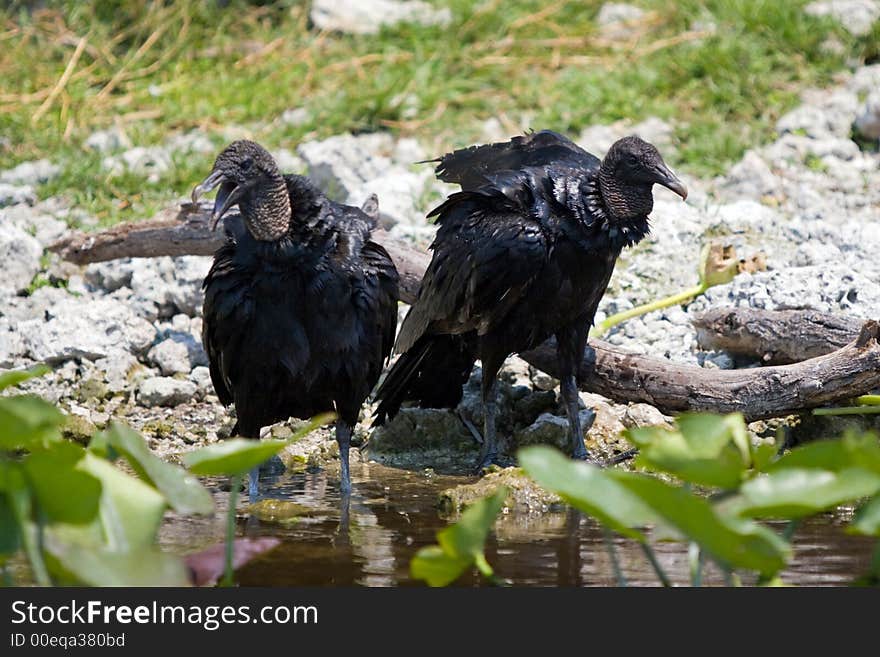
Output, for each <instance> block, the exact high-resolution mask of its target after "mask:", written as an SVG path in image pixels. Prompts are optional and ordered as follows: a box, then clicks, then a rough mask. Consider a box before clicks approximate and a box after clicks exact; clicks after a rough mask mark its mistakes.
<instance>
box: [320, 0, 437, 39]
mask: <svg viewBox="0 0 880 657" xmlns="http://www.w3.org/2000/svg"><path fill="white" fill-rule="evenodd" d="M309 16H310V18H311V19H312V23H314V24H315V27H317V28H318V29H321V30H334V31H336V32H345V33H348V34H377V33H378V32H379V30H380V28H382V27H383V26H388V25H395V24H396V23H401V22H408V23H419V24H421V25H448V24H449V22H450V21H451V20H452V12H451V11H450V10H449V9H448V8H445V7H444V8H440V9H437V8H435V7H433V6H432V5H430V4H428V3H427V2H421V0H314V1H313V2H312V10H311V13H310V14H309Z"/></svg>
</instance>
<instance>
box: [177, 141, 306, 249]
mask: <svg viewBox="0 0 880 657" xmlns="http://www.w3.org/2000/svg"><path fill="white" fill-rule="evenodd" d="M216 187H219V189H218V191H217V198H216V200H215V201H214V210H213V212H212V213H211V219H212V220H213V221H214V227H215V228H216V226H217V222H218V221H220V219H221V218H222V217H223V215H224V214H226V212H227V211H228V210H229V208H231V207H232V206H233V205H238V208H239V211H240V212H241V216H242V218H243V219H244V222H245V225H246V226H247V228H248V231H250V233H251V235H253V237H254V238H255V239H257V240H262V241H275V240H278V239H280V238H281V237H284V235H286V234H287V231H288V228H289V226H290V216H291V210H290V196H289V194H288V192H287V185H286V183H285V182H284V176H282V175H281V172H280V171H279V170H278V165H277V164H276V163H275V160H274V159H273V158H272V156H271V155H270V154H269V151H267V150H266V149H265V148H263V147H262V146H260V145H259V144H257V143H255V142H252V141H247V140H239V141H234V142H232V143H231V144H229V146H227V147H226V148H224V149H223V151H222V152H221V153H220V155H218V156H217V159H216V160H215V161H214V168H213V169H212V170H211V175H209V176H208V177H207V178H205V179H204V180H203V181H202V182H201V183H199V184H198V185H196V187H195V188H194V189H193V191H192V200H193V203H195V202H196V201H198V199H199V197H200V196H201V195H202V194H205V193H207V192H209V191H211V190H212V189H214V188H216Z"/></svg>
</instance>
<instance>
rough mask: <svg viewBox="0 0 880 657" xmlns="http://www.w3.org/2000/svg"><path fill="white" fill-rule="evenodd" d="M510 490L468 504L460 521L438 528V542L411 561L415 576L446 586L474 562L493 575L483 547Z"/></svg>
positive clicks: (485, 573) (489, 574)
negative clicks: (439, 529) (441, 528)
mask: <svg viewBox="0 0 880 657" xmlns="http://www.w3.org/2000/svg"><path fill="white" fill-rule="evenodd" d="M507 494H508V490H507V488H504V487H501V488H499V489H498V490H497V491H495V493H493V494H492V495H490V496H489V497H486V498H484V499H482V500H479V501H478V502H475V503H474V504H472V505H471V506H469V507H468V508H467V509H466V510H465V511H464V513H462V514H461V518H460V519H459V520H458V522H456V523H454V524H452V525H450V526H449V527H447V528H445V529H443V530H441V531H439V532H437V542H438V543H439V545H430V546H428V547H424V548H422V549H421V550H419V551H418V552H417V553H416V556H415V557H413V559H412V561H411V562H410V574H411V575H412V576H413V578H415V579H423V580H425V581H426V582H427V583H428V585H429V586H446V585H447V584H451V583H452V582H454V581H455V580H456V579H458V578H459V577H460V576H461V575H462V573H464V572H465V571H466V570H467V569H468V568H471V567H473V566H474V565H476V566H477V567H478V568H479V570H480V572H481V573H482V574H483V575H484V576H486V577H489V578H491V577H493V575H494V573H493V571H492V567H491V566H490V565H489V563H488V562H487V561H486V557H485V556H484V554H483V549H484V546H485V544H486V537H487V536H488V535H489V531H490V530H491V529H492V526H493V525H494V524H495V519H496V518H497V517H498V513H499V512H500V511H501V509H502V508H503V507H504V501H505V500H506V499H507Z"/></svg>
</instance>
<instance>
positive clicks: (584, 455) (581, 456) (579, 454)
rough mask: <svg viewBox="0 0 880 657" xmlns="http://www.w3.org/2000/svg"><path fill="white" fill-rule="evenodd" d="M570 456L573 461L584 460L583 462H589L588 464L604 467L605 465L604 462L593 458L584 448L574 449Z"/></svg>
mask: <svg viewBox="0 0 880 657" xmlns="http://www.w3.org/2000/svg"><path fill="white" fill-rule="evenodd" d="M571 458H572V459H573V460H575V461H584V462H585V463H589V464H590V465H596V466H599V467H600V468H602V467H605V465H606V464H605V463H602V461H599V460H598V459H596V458H593V456H592V455H591V454H590V453H589V452H588V451H587V450H586V449H583V450H577V451H575V453H574V454H572V455H571Z"/></svg>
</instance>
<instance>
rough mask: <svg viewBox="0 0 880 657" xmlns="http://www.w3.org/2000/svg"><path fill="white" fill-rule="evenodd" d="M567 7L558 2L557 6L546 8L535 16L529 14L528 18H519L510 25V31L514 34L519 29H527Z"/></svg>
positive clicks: (563, 3)
mask: <svg viewBox="0 0 880 657" xmlns="http://www.w3.org/2000/svg"><path fill="white" fill-rule="evenodd" d="M565 5H566V3H565V2H557V3H556V4H552V5H548V6H547V7H544V8H543V9H542V10H541V11H538V12H535V13H534V14H529V15H528V16H523V17H522V18H517V19H516V20H515V21H513V22H512V23H511V24H510V31H511V32H512V31H513V30H518V29H519V28H521V27H525V26H526V25H531V24H532V23H540V22H541V21H542V20H544V19H545V18H547V17H548V16H552V15H553V14H555V13H556V12H558V11H559V10H560V9H562V8H563V7H564V6H565Z"/></svg>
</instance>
